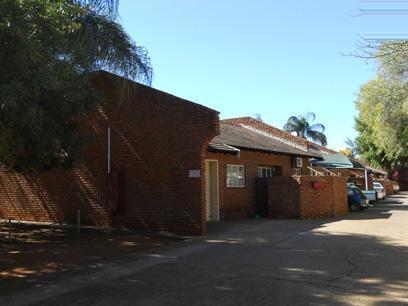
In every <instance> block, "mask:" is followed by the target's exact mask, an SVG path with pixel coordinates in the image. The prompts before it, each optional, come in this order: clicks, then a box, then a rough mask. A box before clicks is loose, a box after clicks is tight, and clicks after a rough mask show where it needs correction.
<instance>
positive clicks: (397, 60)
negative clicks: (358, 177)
mask: <svg viewBox="0 0 408 306" xmlns="http://www.w3.org/2000/svg"><path fill="white" fill-rule="evenodd" d="M359 56H362V57H365V58H368V59H375V60H376V61H377V62H378V68H379V69H378V73H377V76H376V78H375V79H374V80H372V81H370V82H368V83H367V84H365V85H364V86H363V87H362V88H361V90H360V93H359V95H358V99H357V101H356V106H357V109H358V111H359V115H358V117H357V118H356V130H357V131H358V133H359V135H358V137H357V138H356V141H355V143H356V145H357V150H358V153H359V154H360V156H361V157H362V158H363V159H365V160H366V161H367V162H369V163H371V164H373V165H376V166H381V167H385V168H387V169H391V168H393V167H395V166H398V165H405V164H406V163H407V162H408V42H407V41H398V40H395V41H381V40H378V41H366V42H365V43H364V44H363V49H362V52H361V53H360V55H359Z"/></svg>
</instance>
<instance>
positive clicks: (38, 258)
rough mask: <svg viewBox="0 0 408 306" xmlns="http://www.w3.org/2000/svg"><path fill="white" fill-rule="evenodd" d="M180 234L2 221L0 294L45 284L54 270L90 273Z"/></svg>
mask: <svg viewBox="0 0 408 306" xmlns="http://www.w3.org/2000/svg"><path fill="white" fill-rule="evenodd" d="M178 241H180V239H176V238H170V237H163V236H157V235H152V234H145V233H140V232H135V231H133V232H132V231H107V230H105V231H103V230H94V229H82V230H81V233H77V232H76V231H75V230H74V229H68V228H56V227H47V226H38V225H26V224H13V225H12V239H8V226H7V224H6V223H0V295H1V294H2V293H10V292H12V291H16V290H19V289H24V288H25V287H41V286H43V285H46V284H49V283H52V282H53V281H54V278H55V277H56V276H58V278H59V277H61V276H62V274H72V273H75V274H77V273H81V272H82V273H88V272H89V270H91V271H94V270H96V269H101V268H103V267H104V266H105V265H106V264H107V263H109V264H111V263H112V262H120V261H126V260H127V258H129V256H132V255H138V254H140V253H142V252H143V251H146V250H151V249H152V248H161V247H164V246H167V245H171V244H174V243H176V242H178Z"/></svg>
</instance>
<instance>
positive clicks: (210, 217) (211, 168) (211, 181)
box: [205, 160, 220, 221]
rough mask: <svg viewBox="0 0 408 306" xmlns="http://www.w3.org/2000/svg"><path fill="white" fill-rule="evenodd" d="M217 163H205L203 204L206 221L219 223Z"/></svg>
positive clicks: (212, 161) (209, 161)
mask: <svg viewBox="0 0 408 306" xmlns="http://www.w3.org/2000/svg"><path fill="white" fill-rule="evenodd" d="M218 193H219V189H218V161H216V160H206V161H205V199H206V200H205V202H206V218H207V221H219V220H220V212H219V194H218Z"/></svg>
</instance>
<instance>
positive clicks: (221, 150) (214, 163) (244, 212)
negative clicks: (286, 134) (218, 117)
mask: <svg viewBox="0 0 408 306" xmlns="http://www.w3.org/2000/svg"><path fill="white" fill-rule="evenodd" d="M310 158H318V155H317V154H315V153H311V152H306V151H303V150H300V149H298V148H296V147H293V146H291V145H288V144H286V143H283V142H280V141H278V140H276V139H274V138H271V137H269V136H266V135H263V134H260V133H257V132H255V131H251V130H249V129H246V128H243V127H241V126H237V125H233V124H229V123H226V122H221V123H220V135H219V136H217V137H215V138H214V139H212V140H211V142H210V145H209V148H208V153H207V154H206V168H207V172H206V182H207V184H206V187H207V188H206V194H207V196H206V199H207V202H206V205H207V216H206V217H207V220H209V221H219V220H222V219H224V218H237V217H248V216H254V215H263V214H265V212H264V213H262V211H259V210H262V208H260V207H258V206H257V204H259V202H260V199H259V198H258V197H259V193H261V192H262V191H260V190H258V189H257V178H267V177H272V176H283V177H289V176H292V175H294V174H296V175H302V174H305V173H306V174H307V173H308V169H307V167H308V166H309V159H310Z"/></svg>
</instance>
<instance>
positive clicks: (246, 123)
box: [223, 117, 338, 154]
mask: <svg viewBox="0 0 408 306" xmlns="http://www.w3.org/2000/svg"><path fill="white" fill-rule="evenodd" d="M223 122H226V123H230V124H235V125H239V126H242V127H245V128H249V129H251V130H254V131H255V130H256V131H258V132H262V133H267V134H269V135H270V136H273V137H276V139H277V140H279V141H282V142H285V143H287V144H290V145H294V146H296V147H297V148H299V149H303V150H305V151H309V152H313V153H318V154H322V153H323V154H336V153H338V152H337V151H335V150H332V149H329V148H326V147H324V146H321V145H319V144H317V143H314V142H311V141H308V140H306V139H303V138H301V137H298V136H296V135H292V134H291V133H288V132H286V131H284V130H281V129H279V128H277V127H274V126H272V125H270V124H267V123H265V122H263V121H260V120H257V119H255V118H251V117H241V118H231V119H225V120H223Z"/></svg>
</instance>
